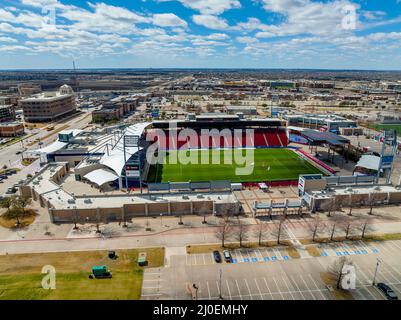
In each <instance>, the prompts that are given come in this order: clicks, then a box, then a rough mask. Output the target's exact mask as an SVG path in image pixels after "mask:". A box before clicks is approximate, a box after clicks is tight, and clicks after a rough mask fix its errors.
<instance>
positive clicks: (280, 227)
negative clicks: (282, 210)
mask: <svg viewBox="0 0 401 320" xmlns="http://www.w3.org/2000/svg"><path fill="white" fill-rule="evenodd" d="M284 228H285V218H284V217H280V219H279V222H278V223H277V224H275V225H274V229H273V231H272V235H273V236H274V237H275V238H276V239H277V244H281V238H282V237H283V236H284V235H285V234H284V231H285V230H284Z"/></svg>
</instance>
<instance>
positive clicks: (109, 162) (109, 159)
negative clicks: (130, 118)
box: [100, 122, 151, 176]
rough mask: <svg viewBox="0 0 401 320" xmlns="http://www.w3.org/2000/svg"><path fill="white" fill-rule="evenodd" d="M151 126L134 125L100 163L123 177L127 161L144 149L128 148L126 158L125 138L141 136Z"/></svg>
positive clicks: (146, 124)
mask: <svg viewBox="0 0 401 320" xmlns="http://www.w3.org/2000/svg"><path fill="white" fill-rule="evenodd" d="M149 125H151V123H150V122H143V123H137V124H134V125H132V126H129V127H128V128H126V129H125V131H124V134H123V135H122V136H121V138H120V139H119V140H118V141H117V143H116V144H115V145H114V147H113V148H112V149H111V151H110V152H109V154H105V155H104V156H103V157H102V159H100V163H101V164H103V165H105V166H106V167H108V168H110V169H112V170H113V171H114V172H115V173H116V174H117V175H118V176H121V174H122V170H123V168H124V165H125V160H127V161H128V159H129V158H130V157H131V156H133V155H134V154H135V153H137V152H138V151H139V150H141V149H142V148H140V147H137V146H136V147H126V150H125V153H126V157H124V136H141V135H142V134H143V132H144V131H145V129H146V128H147V127H148V126H149Z"/></svg>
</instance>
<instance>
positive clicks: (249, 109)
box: [226, 106, 257, 116]
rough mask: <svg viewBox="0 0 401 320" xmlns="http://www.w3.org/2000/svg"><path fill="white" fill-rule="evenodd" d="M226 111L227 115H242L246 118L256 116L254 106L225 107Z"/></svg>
mask: <svg viewBox="0 0 401 320" xmlns="http://www.w3.org/2000/svg"><path fill="white" fill-rule="evenodd" d="M226 111H227V113H228V114H237V113H242V114H244V115H248V116H251V115H252V116H255V115H257V108H256V106H226Z"/></svg>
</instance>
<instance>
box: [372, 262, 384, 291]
mask: <svg viewBox="0 0 401 320" xmlns="http://www.w3.org/2000/svg"><path fill="white" fill-rule="evenodd" d="M376 260H377V261H376V270H375V275H374V277H373V283H372V286H374V285H376V275H377V270H378V269H379V265H380V263H381V262H382V261H381V260H380V259H379V258H377V259H376Z"/></svg>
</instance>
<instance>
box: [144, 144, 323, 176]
mask: <svg viewBox="0 0 401 320" xmlns="http://www.w3.org/2000/svg"><path fill="white" fill-rule="evenodd" d="M177 152H183V151H169V152H168V155H167V157H165V158H164V161H163V164H157V165H152V166H151V167H150V169H149V175H148V182H186V181H193V182H203V181H211V180H230V181H231V182H264V181H287V180H298V177H299V175H300V174H316V173H322V172H321V171H320V170H319V169H317V168H316V167H314V166H313V165H312V164H311V163H309V162H308V161H307V160H304V159H302V158H301V157H299V156H298V155H297V154H296V153H295V152H294V151H292V150H289V149H281V148H280V149H275V148H272V149H269V148H267V149H255V150H254V159H253V161H252V162H251V163H252V164H253V166H254V170H253V172H252V173H251V174H249V175H236V171H235V169H236V168H237V167H238V168H241V167H242V168H243V167H244V165H239V166H236V165H235V164H224V161H223V160H224V150H198V159H199V161H198V164H192V163H190V164H185V165H184V164H180V163H177V164H171V163H169V158H170V157H172V156H176V154H175V153H177ZM243 152H245V150H243ZM201 153H203V156H204V157H207V155H205V153H208V154H209V159H211V157H212V156H215V157H216V156H217V157H218V156H220V159H221V161H220V162H221V164H212V161H211V160H210V161H209V164H199V163H200V159H201ZM219 153H220V155H219ZM244 154H245V153H244ZM178 162H179V161H178ZM269 167H270V170H269Z"/></svg>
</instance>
